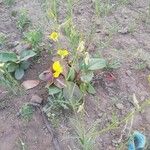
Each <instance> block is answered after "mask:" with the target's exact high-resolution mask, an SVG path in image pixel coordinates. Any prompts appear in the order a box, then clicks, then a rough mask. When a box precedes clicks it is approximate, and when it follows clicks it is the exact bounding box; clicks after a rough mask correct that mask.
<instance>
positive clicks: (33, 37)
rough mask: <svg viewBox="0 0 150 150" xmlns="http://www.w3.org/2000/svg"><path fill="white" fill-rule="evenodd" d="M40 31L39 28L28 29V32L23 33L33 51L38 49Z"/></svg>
mask: <svg viewBox="0 0 150 150" xmlns="http://www.w3.org/2000/svg"><path fill="white" fill-rule="evenodd" d="M42 36H43V34H42V31H41V30H40V29H37V30H30V31H29V32H28V33H25V35H24V38H25V41H26V42H28V43H29V44H31V45H32V48H33V50H34V51H36V52H39V51H40V50H39V49H38V47H39V45H40V43H41V42H42Z"/></svg>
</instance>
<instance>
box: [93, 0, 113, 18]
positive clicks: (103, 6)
mask: <svg viewBox="0 0 150 150" xmlns="http://www.w3.org/2000/svg"><path fill="white" fill-rule="evenodd" d="M93 1H94V5H95V14H96V16H97V17H99V16H106V15H108V14H109V13H110V12H111V11H112V9H113V5H111V3H110V2H109V0H107V1H106V2H105V3H104V2H102V1H100V0H93Z"/></svg>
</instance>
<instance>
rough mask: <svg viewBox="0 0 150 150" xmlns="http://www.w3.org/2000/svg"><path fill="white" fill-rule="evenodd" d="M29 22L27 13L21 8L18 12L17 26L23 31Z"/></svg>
mask: <svg viewBox="0 0 150 150" xmlns="http://www.w3.org/2000/svg"><path fill="white" fill-rule="evenodd" d="M29 24H30V20H29V18H28V15H27V11H26V10H21V11H20V12H19V16H18V20H17V27H18V28H19V29H20V30H21V31H23V30H24V29H25V28H26V27H28V26H29Z"/></svg>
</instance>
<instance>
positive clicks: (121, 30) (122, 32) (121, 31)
mask: <svg viewBox="0 0 150 150" xmlns="http://www.w3.org/2000/svg"><path fill="white" fill-rule="evenodd" d="M118 33H121V34H127V33H129V31H128V28H127V27H126V28H123V29H120V30H118Z"/></svg>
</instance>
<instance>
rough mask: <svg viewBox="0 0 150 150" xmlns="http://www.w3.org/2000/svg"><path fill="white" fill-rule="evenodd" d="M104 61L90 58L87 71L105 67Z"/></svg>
mask: <svg viewBox="0 0 150 150" xmlns="http://www.w3.org/2000/svg"><path fill="white" fill-rule="evenodd" d="M106 64H107V63H106V60H105V59H103V58H91V59H90V60H89V65H88V70H98V69H103V68H105V67H106Z"/></svg>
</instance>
